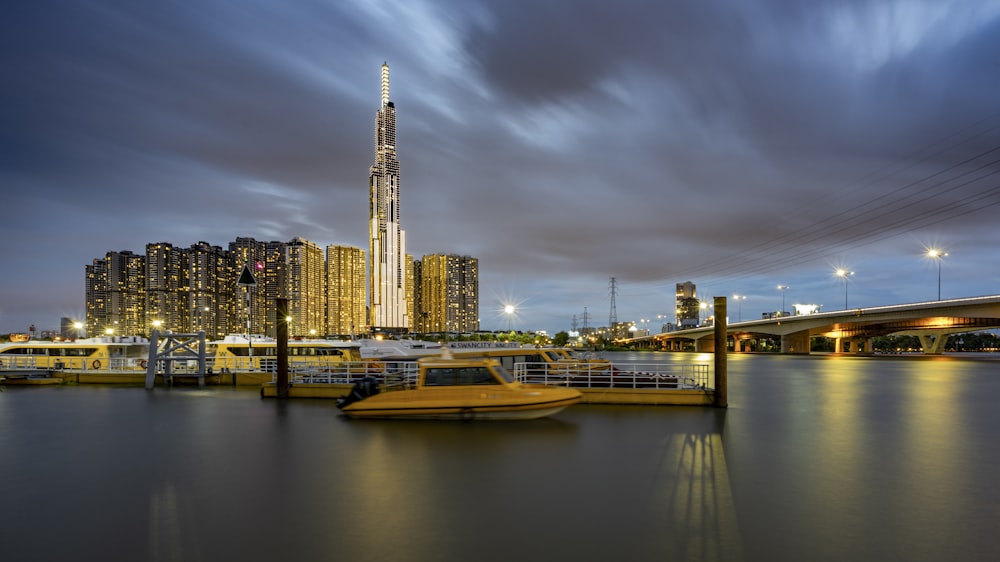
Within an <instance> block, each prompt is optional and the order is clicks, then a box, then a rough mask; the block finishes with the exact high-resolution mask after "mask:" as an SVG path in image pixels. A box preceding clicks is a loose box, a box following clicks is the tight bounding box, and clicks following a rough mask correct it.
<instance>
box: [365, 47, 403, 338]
mask: <svg viewBox="0 0 1000 562" xmlns="http://www.w3.org/2000/svg"><path fill="white" fill-rule="evenodd" d="M368 188H369V215H368V216H369V227H368V234H369V253H368V284H369V285H368V299H369V324H370V325H371V327H372V329H373V330H381V331H389V332H406V331H408V328H409V324H408V320H409V315H408V314H407V310H406V294H407V291H406V272H405V271H404V270H405V267H406V262H405V256H406V235H405V232H404V231H403V229H402V228H401V226H400V183H399V161H398V160H397V159H396V107H395V104H393V103H392V102H391V101H389V65H388V64H383V65H382V104H381V107H380V108H379V110H378V114H377V115H376V118H375V162H374V163H373V164H372V166H371V168H370V170H369V176H368Z"/></svg>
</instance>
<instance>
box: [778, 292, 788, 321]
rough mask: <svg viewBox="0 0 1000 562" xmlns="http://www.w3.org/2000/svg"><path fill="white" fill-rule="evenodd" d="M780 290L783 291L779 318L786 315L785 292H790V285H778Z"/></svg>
mask: <svg viewBox="0 0 1000 562" xmlns="http://www.w3.org/2000/svg"><path fill="white" fill-rule="evenodd" d="M778 290H779V291H781V310H779V311H778V316H784V315H785V291H786V290H788V285H778Z"/></svg>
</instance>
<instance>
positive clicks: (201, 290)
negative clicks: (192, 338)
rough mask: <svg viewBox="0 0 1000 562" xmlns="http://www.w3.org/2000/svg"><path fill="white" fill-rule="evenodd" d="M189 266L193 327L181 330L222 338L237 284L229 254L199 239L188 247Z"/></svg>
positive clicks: (226, 330) (188, 277)
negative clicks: (233, 276)
mask: <svg viewBox="0 0 1000 562" xmlns="http://www.w3.org/2000/svg"><path fill="white" fill-rule="evenodd" d="M187 266H188V274H187V283H188V287H187V290H188V311H189V312H188V318H189V320H190V326H189V327H186V328H181V329H182V330H183V331H186V332H191V333H197V332H202V331H203V332H205V334H206V336H207V337H208V338H209V339H222V337H223V336H225V335H226V333H228V319H229V315H228V310H229V302H230V300H231V299H232V293H233V290H232V287H233V286H235V281H232V280H231V279H230V277H231V269H232V268H230V267H229V253H228V252H227V251H225V250H223V249H222V247H221V246H213V245H211V244H209V243H208V242H198V243H196V244H192V245H191V247H190V248H188V249H187ZM236 329H237V330H239V327H238V326H237V327H236Z"/></svg>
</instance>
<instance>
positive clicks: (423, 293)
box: [418, 254, 479, 332]
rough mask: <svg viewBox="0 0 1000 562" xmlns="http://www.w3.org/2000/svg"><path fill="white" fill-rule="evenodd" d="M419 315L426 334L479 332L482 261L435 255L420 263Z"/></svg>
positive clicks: (466, 257) (448, 255)
mask: <svg viewBox="0 0 1000 562" xmlns="http://www.w3.org/2000/svg"><path fill="white" fill-rule="evenodd" d="M419 270H420V300H419V308H418V310H419V314H420V318H421V320H420V321H419V323H420V324H421V325H422V328H423V331H424V332H475V331H478V330H479V260H477V259H476V258H472V257H468V256H457V255H452V254H432V255H427V256H424V257H423V259H421V260H420V267H419Z"/></svg>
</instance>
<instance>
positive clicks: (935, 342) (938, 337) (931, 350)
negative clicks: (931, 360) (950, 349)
mask: <svg viewBox="0 0 1000 562" xmlns="http://www.w3.org/2000/svg"><path fill="white" fill-rule="evenodd" d="M917 337H918V338H920V347H922V348H924V353H926V354H928V355H940V354H941V353H943V352H944V344H946V343H948V334H947V333H933V334H919V335H918V336H917Z"/></svg>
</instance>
